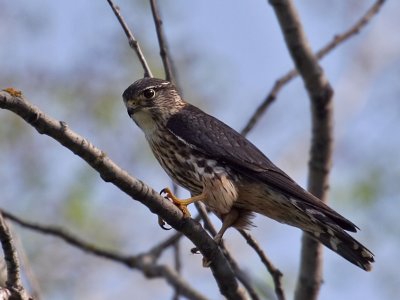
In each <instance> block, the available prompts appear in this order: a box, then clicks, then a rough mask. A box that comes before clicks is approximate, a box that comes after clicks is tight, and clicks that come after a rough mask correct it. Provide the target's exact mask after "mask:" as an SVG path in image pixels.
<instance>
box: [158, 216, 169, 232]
mask: <svg viewBox="0 0 400 300" xmlns="http://www.w3.org/2000/svg"><path fill="white" fill-rule="evenodd" d="M165 224H167V223H165V221H164V220H163V219H162V218H161V217H158V225H160V227H161V228H162V229H164V230H171V229H172V227H170V228H168V227H165Z"/></svg>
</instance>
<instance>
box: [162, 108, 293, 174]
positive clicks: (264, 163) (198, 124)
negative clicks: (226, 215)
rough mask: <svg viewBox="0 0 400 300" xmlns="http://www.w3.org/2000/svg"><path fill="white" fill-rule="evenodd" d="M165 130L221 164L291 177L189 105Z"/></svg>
mask: <svg viewBox="0 0 400 300" xmlns="http://www.w3.org/2000/svg"><path fill="white" fill-rule="evenodd" d="M167 128H168V130H169V131H170V132H172V133H173V134H174V135H175V136H177V137H178V138H179V139H181V140H182V141H183V142H185V143H186V144H187V145H189V146H190V147H192V148H196V150H199V151H200V152H202V153H204V154H206V155H209V156H211V157H212V158H215V159H217V160H218V161H220V162H223V163H229V164H233V165H236V166H237V167H239V166H242V167H246V168H249V169H251V170H253V171H255V172H264V171H267V170H269V171H274V172H278V173H281V174H282V175H283V176H285V177H288V178H290V177H289V176H288V175H286V174H285V173H284V172H283V171H282V170H280V169H279V168H278V167H276V166H275V165H274V164H273V163H272V162H271V161H270V160H269V159H268V158H267V157H266V156H265V155H264V154H263V153H262V152H261V151H260V150H259V149H258V148H257V147H256V146H255V145H253V144H252V143H251V142H250V141H249V140H248V139H246V138H245V137H244V136H243V135H241V134H240V133H238V132H237V131H236V130H234V129H233V128H231V127H230V126H228V125H226V124H225V123H223V122H222V121H220V120H218V119H217V118H215V117H213V116H211V115H209V114H207V113H205V112H204V111H202V110H201V109H199V108H197V107H195V106H193V105H191V104H187V105H186V106H185V107H184V108H183V109H181V110H180V111H179V112H178V113H176V114H174V115H173V116H172V117H171V118H170V119H169V121H168V122H167Z"/></svg>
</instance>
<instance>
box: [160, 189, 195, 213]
mask: <svg viewBox="0 0 400 300" xmlns="http://www.w3.org/2000/svg"><path fill="white" fill-rule="evenodd" d="M162 194H165V195H166V197H165V198H166V199H169V200H171V201H172V203H174V204H175V206H176V207H178V208H179V209H180V211H181V212H182V213H183V217H184V218H190V212H189V210H188V208H187V206H188V205H189V204H190V203H192V202H193V201H191V198H189V199H187V200H181V199H179V198H177V197H176V196H175V195H174V194H173V193H172V192H171V190H170V189H169V188H165V189H162V190H161V192H160V195H162Z"/></svg>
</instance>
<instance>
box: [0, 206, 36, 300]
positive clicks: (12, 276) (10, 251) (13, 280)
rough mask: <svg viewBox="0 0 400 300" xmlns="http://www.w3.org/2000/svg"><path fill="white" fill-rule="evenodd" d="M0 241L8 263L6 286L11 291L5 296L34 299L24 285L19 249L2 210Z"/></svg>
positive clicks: (20, 299) (0, 215) (26, 299)
mask: <svg viewBox="0 0 400 300" xmlns="http://www.w3.org/2000/svg"><path fill="white" fill-rule="evenodd" d="M0 242H1V246H2V248H3V253H4V260H5V261H6V264H7V282H6V288H7V290H8V291H9V294H8V295H7V292H6V291H3V292H4V293H5V295H4V296H5V297H6V296H7V297H9V298H7V299H14V300H29V299H32V298H30V297H29V296H28V294H27V292H26V291H25V289H24V287H23V286H22V281H21V276H20V272H19V269H20V267H19V260H18V255H17V250H16V248H15V246H14V242H13V239H12V236H11V233H10V230H9V229H8V226H7V224H6V222H5V220H4V218H3V214H2V213H1V212H0Z"/></svg>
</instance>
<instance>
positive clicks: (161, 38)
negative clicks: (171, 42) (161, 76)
mask: <svg viewBox="0 0 400 300" xmlns="http://www.w3.org/2000/svg"><path fill="white" fill-rule="evenodd" d="M150 5H151V12H152V14H153V19H154V25H155V26H156V31H157V38H158V45H159V46H160V56H161V60H162V62H163V65H164V71H165V79H166V80H168V81H169V82H172V83H173V84H176V83H177V82H176V79H175V76H174V74H175V70H174V67H173V64H172V59H171V56H170V53H169V51H168V45H167V39H166V38H165V33H164V29H163V22H162V20H161V17H160V12H159V10H158V5H157V0H150Z"/></svg>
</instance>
